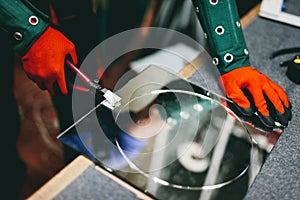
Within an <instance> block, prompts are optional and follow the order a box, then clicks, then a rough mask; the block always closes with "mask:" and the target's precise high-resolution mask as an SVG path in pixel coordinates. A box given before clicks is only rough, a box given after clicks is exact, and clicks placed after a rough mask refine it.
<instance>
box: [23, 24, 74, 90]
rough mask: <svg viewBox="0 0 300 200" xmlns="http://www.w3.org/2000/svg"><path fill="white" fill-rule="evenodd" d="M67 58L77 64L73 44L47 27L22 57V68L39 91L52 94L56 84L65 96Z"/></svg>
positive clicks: (59, 33) (56, 31)
mask: <svg viewBox="0 0 300 200" xmlns="http://www.w3.org/2000/svg"><path fill="white" fill-rule="evenodd" d="M67 56H70V58H71V59H72V61H73V63H74V64H77V56H76V49H75V46H74V44H73V43H72V42H71V41H70V40H69V39H68V38H66V37H65V36H64V35H63V34H62V33H61V32H59V31H58V30H56V29H54V28H52V27H48V28H47V29H46V30H45V32H44V33H42V35H41V36H40V37H39V38H38V39H37V40H36V41H35V42H34V43H33V45H32V46H31V48H30V49H29V50H28V52H27V53H26V54H25V55H24V56H23V57H22V63H23V68H24V71H25V72H26V74H27V75H28V77H29V78H30V79H31V80H33V81H34V82H36V84H37V85H38V86H39V87H40V88H41V89H43V90H44V89H47V90H48V91H49V92H50V93H51V94H54V89H53V85H54V83H57V85H58V87H59V89H60V92H61V93H62V94H67V93H68V90H67V86H66V80H65V71H64V67H65V60H66V57H67Z"/></svg>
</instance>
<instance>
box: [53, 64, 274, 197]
mask: <svg viewBox="0 0 300 200" xmlns="http://www.w3.org/2000/svg"><path fill="white" fill-rule="evenodd" d="M154 72H155V73H154ZM153 74H155V77H153ZM154 78H155V80H156V81H152V79H154ZM158 80H161V81H158ZM141 81H142V82H143V83H147V84H140V83H141ZM116 93H117V94H118V95H119V96H121V97H122V103H121V106H119V107H117V108H115V109H114V110H111V109H109V108H107V107H105V106H103V105H100V106H98V107H97V109H95V110H93V111H91V112H89V113H87V114H86V115H84V117H82V118H81V119H80V120H78V122H77V123H76V126H74V127H73V128H70V129H68V131H65V132H64V133H62V134H61V135H60V136H59V137H58V139H59V140H60V141H62V142H63V143H65V144H67V145H69V146H71V147H72V148H74V149H75V150H77V151H79V152H80V153H81V154H83V155H85V156H86V157H87V158H89V159H91V160H92V161H94V162H95V163H96V164H97V165H99V166H101V167H103V168H104V169H107V170H108V171H110V172H111V173H113V174H114V175H116V176H118V177H120V178H122V179H123V180H124V181H126V182H128V183H130V184H131V185H133V186H135V187H136V188H138V189H140V190H141V191H143V192H145V193H146V194H149V195H151V196H153V197H155V198H157V199H166V200H167V199H189V200H191V199H201V200H203V199H232V198H233V199H243V197H244V195H245V194H246V192H247V190H248V187H249V186H250V185H251V183H252V182H253V180H254V178H255V176H256V175H257V174H258V172H259V169H260V167H261V166H262V164H263V162H264V160H265V158H266V156H267V155H268V153H269V152H270V151H271V149H272V147H273V145H274V144H275V142H276V141H277V139H278V137H279V135H278V134H277V133H275V132H274V133H268V134H267V133H263V132H260V131H259V130H257V129H254V128H252V127H250V126H248V125H246V124H245V123H243V122H242V121H240V120H239V118H238V117H237V116H236V115H235V114H234V113H233V112H231V111H230V110H229V109H228V108H227V107H224V106H223V105H222V104H220V103H219V98H222V97H221V96H217V95H216V94H214V93H210V92H209V91H208V90H206V89H204V88H203V87H200V86H199V85H197V84H195V83H191V82H189V81H187V80H184V79H181V78H180V77H178V76H176V75H174V74H171V73H170V72H167V71H165V70H164V69H162V68H160V67H157V66H154V65H153V66H150V67H148V68H147V69H145V70H144V71H142V72H141V73H140V74H139V75H137V76H136V77H134V78H133V79H131V80H130V81H128V82H127V83H126V84H125V85H124V86H122V87H121V88H120V89H119V90H118V91H117V92H116Z"/></svg>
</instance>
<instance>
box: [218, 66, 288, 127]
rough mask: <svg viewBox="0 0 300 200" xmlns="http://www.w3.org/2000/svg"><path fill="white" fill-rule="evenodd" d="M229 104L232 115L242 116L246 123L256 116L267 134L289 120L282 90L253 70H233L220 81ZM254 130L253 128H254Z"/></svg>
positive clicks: (248, 67)
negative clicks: (233, 113)
mask: <svg viewBox="0 0 300 200" xmlns="http://www.w3.org/2000/svg"><path fill="white" fill-rule="evenodd" d="M220 82H221V85H222V86H223V88H224V90H225V93H226V96H227V97H228V98H229V99H230V100H232V101H233V103H228V104H229V106H230V108H231V109H232V110H233V111H236V112H237V113H238V114H239V115H242V117H243V118H244V120H245V121H247V119H249V121H250V122H252V123H255V122H253V120H250V119H251V118H253V116H255V115H256V116H257V117H258V119H259V121H260V123H261V124H262V125H263V127H259V128H261V129H263V130H265V131H267V132H271V131H272V130H273V129H274V128H275V127H276V124H275V122H279V123H280V124H281V125H282V126H283V127H286V126H287V125H288V122H289V121H290V120H291V117H292V113H291V104H290V102H289V99H288V97H287V95H286V94H285V92H284V90H283V89H282V88H281V87H280V86H279V85H277V84H276V83H274V82H273V81H272V80H270V79H269V78H268V77H267V76H265V75H264V74H262V73H260V72H259V71H257V70H256V69H254V68H252V67H250V66H246V67H241V68H237V69H234V70H232V71H230V72H227V73H225V74H223V75H222V76H221V77H220ZM253 125H254V126H255V124H253Z"/></svg>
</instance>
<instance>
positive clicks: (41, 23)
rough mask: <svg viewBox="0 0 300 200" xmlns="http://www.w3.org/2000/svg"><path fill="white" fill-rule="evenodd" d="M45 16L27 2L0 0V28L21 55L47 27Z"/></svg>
mask: <svg viewBox="0 0 300 200" xmlns="http://www.w3.org/2000/svg"><path fill="white" fill-rule="evenodd" d="M47 18H48V16H46V15H44V14H43V13H41V12H40V11H39V10H38V9H36V8H35V7H33V5H32V4H30V3H29V2H25V3H23V2H22V1H20V0H14V1H12V0H0V28H1V29H2V30H3V31H5V32H6V33H7V34H8V35H9V38H10V41H9V42H10V44H11V45H12V47H13V49H14V50H15V51H16V52H17V53H19V54H20V55H21V56H23V55H24V54H25V53H26V52H27V51H28V49H29V48H30V47H31V45H32V44H33V43H34V41H35V40H36V39H37V38H38V37H39V36H40V35H41V34H42V32H43V31H44V30H45V29H46V28H47V26H48V23H46V20H45V19H47Z"/></svg>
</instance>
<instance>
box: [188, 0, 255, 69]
mask: <svg viewBox="0 0 300 200" xmlns="http://www.w3.org/2000/svg"><path fill="white" fill-rule="evenodd" d="M192 1H193V4H194V6H195V11H196V14H197V16H198V19H199V21H200V23H201V26H202V28H203V30H204V32H205V37H206V38H207V42H208V48H209V53H210V55H211V57H212V58H213V62H214V64H215V65H216V66H217V67H218V69H219V71H220V73H221V74H224V73H227V72H229V71H231V70H233V69H236V68H240V67H243V66H248V65H250V60H249V55H248V50H247V46H246V42H245V39H244V35H243V30H242V27H241V23H240V19H239V15H238V11H237V6H236V2H235V0H192Z"/></svg>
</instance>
